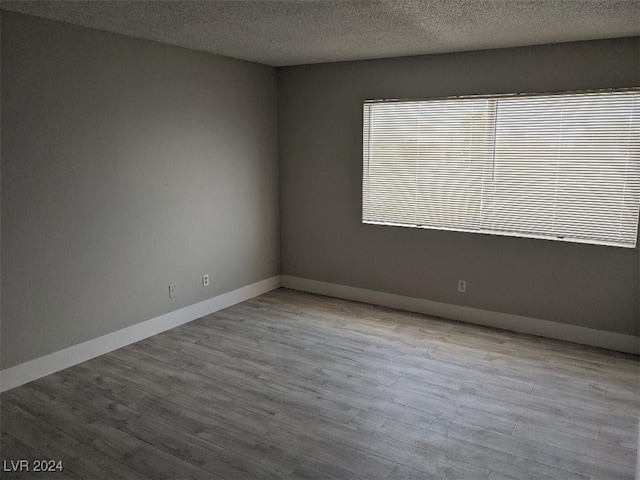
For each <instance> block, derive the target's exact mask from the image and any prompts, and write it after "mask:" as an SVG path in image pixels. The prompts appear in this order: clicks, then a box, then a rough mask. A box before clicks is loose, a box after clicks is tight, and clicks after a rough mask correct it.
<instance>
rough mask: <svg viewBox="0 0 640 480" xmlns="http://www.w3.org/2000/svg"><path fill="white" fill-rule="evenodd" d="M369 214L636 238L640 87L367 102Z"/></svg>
mask: <svg viewBox="0 0 640 480" xmlns="http://www.w3.org/2000/svg"><path fill="white" fill-rule="evenodd" d="M363 140H364V142H363V143H364V144H363V151H364V162H363V164H364V172H363V173H364V174H363V212H362V218H363V222H365V223H375V224H386V225H400V226H412V227H422V228H435V229H446V230H461V231H471V232H479V233H492V234H498V235H511V236H522V237H532V238H546V239H554V240H562V241H574V242H582V243H594V244H604V245H614V246H623V247H631V248H633V247H635V244H636V237H637V229H638V212H639V209H640V92H639V91H619V92H596V93H577V94H576V93H570V94H555V95H532V96H502V97H499V96H496V97H476V98H460V99H458V98H456V99H443V100H426V101H378V102H366V103H365V105H364V135H363Z"/></svg>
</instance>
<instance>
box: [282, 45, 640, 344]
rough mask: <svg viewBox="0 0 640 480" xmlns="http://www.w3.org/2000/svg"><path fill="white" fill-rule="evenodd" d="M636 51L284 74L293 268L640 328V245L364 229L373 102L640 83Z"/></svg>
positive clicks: (285, 241) (441, 297)
mask: <svg viewBox="0 0 640 480" xmlns="http://www.w3.org/2000/svg"><path fill="white" fill-rule="evenodd" d="M639 46H640V43H639V41H638V39H637V38H636V39H617V40H607V41H596V42H580V43H572V44H562V45H549V46H541V47H530V48H518V49H505V50H493V51H481V52H469V53H459V54H447V55H433V56H424V57H411V58H399V59H389V60H374V61H362V62H345V63H335V64H325V65H308V66H300V67H289V68H283V69H279V70H278V121H279V150H280V192H281V193H280V202H281V203H280V215H281V250H282V261H281V272H282V274H283V275H292V276H298V277H304V278H309V279H314V280H320V281H326V282H333V283H338V284H343V285H349V286H355V287H360V288H366V289H372V290H379V291H383V292H388V293H394V294H400V295H406V296H411V297H418V298H424V299H429V300H434V301H439V302H446V303H450V304H458V305H464V306H472V307H477V308H481V309H486V310H490V311H497V312H505V313H511V314H517V315H524V316H530V317H534V318H540V319H544V320H551V321H555V322H562V323H568V324H573V325H582V326H585V327H590V328H595V329H600V330H607V331H611V332H618V333H625V334H631V335H638V334H639V327H638V311H639V310H638V309H639V307H638V291H639V290H638V288H639V287H638V249H635V250H631V249H622V248H612V247H602V246H591V245H579V244H570V243H560V242H551V241H545V240H530V239H522V238H507V237H497V236H488V235H478V234H466V233H454V232H443V231H430V230H417V229H409V228H399V227H385V226H374V225H363V224H362V223H361V204H362V200H361V192H362V187H361V182H362V102H363V100H365V99H376V98H428V97H441V96H448V95H468V94H488V93H510V92H551V91H564V90H578V89H596V88H608V87H628V86H636V85H638V83H639V81H640V66H639V62H640V48H639ZM458 278H462V279H465V280H467V293H466V294H460V293H457V290H456V287H457V285H456V280H457V279H458Z"/></svg>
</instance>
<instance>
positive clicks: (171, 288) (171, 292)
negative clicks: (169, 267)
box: [169, 283, 176, 298]
mask: <svg viewBox="0 0 640 480" xmlns="http://www.w3.org/2000/svg"><path fill="white" fill-rule="evenodd" d="M175 296H176V284H175V283H172V284H171V285H169V298H173V297H175Z"/></svg>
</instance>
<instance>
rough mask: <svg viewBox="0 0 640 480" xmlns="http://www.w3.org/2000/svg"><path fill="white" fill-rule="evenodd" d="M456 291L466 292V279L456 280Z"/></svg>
mask: <svg viewBox="0 0 640 480" xmlns="http://www.w3.org/2000/svg"><path fill="white" fill-rule="evenodd" d="M458 291H459V292H460V293H466V292H467V281H466V280H458Z"/></svg>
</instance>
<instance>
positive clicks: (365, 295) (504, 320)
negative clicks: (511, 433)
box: [280, 275, 640, 354]
mask: <svg viewBox="0 0 640 480" xmlns="http://www.w3.org/2000/svg"><path fill="white" fill-rule="evenodd" d="M280 282H281V286H283V287H286V288H291V289H294V290H301V291H304V292H310V293H318V294H321V295H327V296H330V297H337V298H343V299H346V300H355V301H358V302H364V303H370V304H373V305H381V306H385V307H391V308H397V309H400V310H408V311H410V312H417V313H423V314H427V315H433V316H437V317H443V318H449V319H452V320H460V321H462V322H467V323H474V324H478V325H484V326H488V327H495V328H501V329H504V330H510V331H513V332H520V333H529V334H531V335H538V336H540V337H547V338H554V339H557V340H566V341H569V342H574V343H580V344H583V345H591V346H594V347H601V348H608V349H610V350H616V351H620V352H626V353H635V354H640V337H636V336H633V335H624V334H621V333H614V332H607V331H604V330H595V329H593V328H586V327H580V326H577V325H568V324H564V323H558V322H551V321H548V320H540V319H538V318H531V317H523V316H520V315H511V314H508V313H499V312H490V311H487V310H481V309H479V308H472V307H462V306H459V305H451V304H448V303H441V302H434V301H431V300H424V299H421V298H414V297H404V296H402V295H394V294H391V293H384V292H378V291H375V290H366V289H363V288H356V287H349V286H345V285H338V284H335V283H327V282H320V281H317V280H309V279H306V278H300V277H291V276H288V275H282V276H281V277H280Z"/></svg>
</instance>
